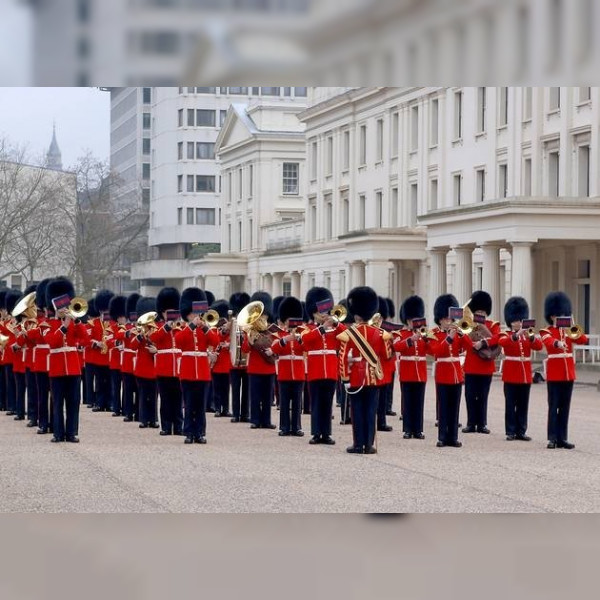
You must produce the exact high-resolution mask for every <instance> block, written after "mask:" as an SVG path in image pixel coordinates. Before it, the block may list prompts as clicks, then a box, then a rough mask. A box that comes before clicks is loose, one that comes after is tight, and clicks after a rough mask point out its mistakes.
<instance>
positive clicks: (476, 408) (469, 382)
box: [465, 374, 492, 427]
mask: <svg viewBox="0 0 600 600" xmlns="http://www.w3.org/2000/svg"><path fill="white" fill-rule="evenodd" d="M491 384H492V376H491V375H472V374H466V375H465V399H466V401H467V427H486V426H487V408H488V396H489V393H490V385H491Z"/></svg>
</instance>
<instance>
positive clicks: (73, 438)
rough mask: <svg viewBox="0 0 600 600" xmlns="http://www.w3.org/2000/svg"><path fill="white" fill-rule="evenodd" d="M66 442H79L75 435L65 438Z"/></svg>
mask: <svg viewBox="0 0 600 600" xmlns="http://www.w3.org/2000/svg"><path fill="white" fill-rule="evenodd" d="M67 442H71V444H79V438H78V437H77V436H75V435H72V436H71V437H68V438H67Z"/></svg>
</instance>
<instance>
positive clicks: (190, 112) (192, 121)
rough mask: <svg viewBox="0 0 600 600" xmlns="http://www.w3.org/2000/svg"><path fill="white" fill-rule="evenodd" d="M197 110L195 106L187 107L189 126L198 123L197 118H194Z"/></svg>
mask: <svg viewBox="0 0 600 600" xmlns="http://www.w3.org/2000/svg"><path fill="white" fill-rule="evenodd" d="M194 115H195V111H194V109H193V108H188V109H187V124H188V127H193V126H194V125H195V124H196V120H195V118H194Z"/></svg>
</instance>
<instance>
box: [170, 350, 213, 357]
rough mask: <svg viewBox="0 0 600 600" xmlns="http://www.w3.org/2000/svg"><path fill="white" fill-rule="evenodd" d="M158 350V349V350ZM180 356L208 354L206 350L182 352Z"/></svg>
mask: <svg viewBox="0 0 600 600" xmlns="http://www.w3.org/2000/svg"><path fill="white" fill-rule="evenodd" d="M159 352H160V350H159ZM181 356H208V355H207V354H206V352H182V354H181Z"/></svg>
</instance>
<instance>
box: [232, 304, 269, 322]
mask: <svg viewBox="0 0 600 600" xmlns="http://www.w3.org/2000/svg"><path fill="white" fill-rule="evenodd" d="M264 312H265V305H264V304H263V303H262V302H261V301H260V300H255V301H254V302H250V304H246V306H244V308H242V310H240V312H239V314H238V317H237V322H238V325H239V326H240V327H241V328H242V329H248V328H251V329H255V328H256V327H255V323H257V322H258V320H259V319H260V317H262V315H263V313H264Z"/></svg>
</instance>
